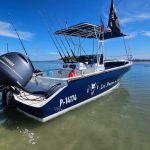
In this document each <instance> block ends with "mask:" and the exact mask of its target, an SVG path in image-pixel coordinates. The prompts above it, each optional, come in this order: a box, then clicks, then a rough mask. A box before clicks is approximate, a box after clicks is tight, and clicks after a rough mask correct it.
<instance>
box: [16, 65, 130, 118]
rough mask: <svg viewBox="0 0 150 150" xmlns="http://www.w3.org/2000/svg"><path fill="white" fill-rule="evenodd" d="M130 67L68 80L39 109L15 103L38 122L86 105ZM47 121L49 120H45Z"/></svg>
mask: <svg viewBox="0 0 150 150" xmlns="http://www.w3.org/2000/svg"><path fill="white" fill-rule="evenodd" d="M130 67H131V66H130V65H128V66H126V67H122V68H118V69H114V70H110V71H108V72H107V71H106V72H103V73H100V74H95V75H91V76H88V77H82V78H80V79H75V80H70V81H69V82H68V86H67V87H66V88H64V89H63V90H62V91H61V92H60V93H59V94H57V95H56V96H55V97H54V98H53V99H51V100H50V101H49V102H48V103H47V104H45V105H44V106H42V107H40V108H36V107H32V106H29V105H25V104H23V103H20V102H18V101H16V106H17V108H19V110H22V111H23V112H26V113H27V114H28V115H31V116H34V117H35V118H38V119H39V120H42V119H44V118H47V117H50V116H52V115H54V114H58V113H61V112H63V111H65V110H67V109H69V108H72V107H74V106H77V105H79V104H80V103H84V102H85V103H86V101H88V100H89V99H92V98H93V97H97V96H98V95H100V94H103V93H104V92H106V91H108V90H110V89H111V88H113V87H114V86H115V85H117V84H118V82H119V79H120V78H121V77H122V76H123V75H124V74H125V73H126V72H127V71H128V70H129V69H130ZM47 120H49V119H47Z"/></svg>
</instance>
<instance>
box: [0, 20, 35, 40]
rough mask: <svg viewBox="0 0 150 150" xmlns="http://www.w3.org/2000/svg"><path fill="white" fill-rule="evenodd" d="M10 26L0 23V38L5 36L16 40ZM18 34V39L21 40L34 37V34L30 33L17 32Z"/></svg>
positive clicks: (6, 23)
mask: <svg viewBox="0 0 150 150" xmlns="http://www.w3.org/2000/svg"><path fill="white" fill-rule="evenodd" d="M11 28H12V26H11V24H10V23H8V22H3V21H0V36H6V37H10V38H18V37H17V35H16V33H15V32H14V31H12V29H11ZM18 34H19V35H20V38H21V39H22V40H29V39H31V38H33V37H34V36H35V34H34V33H31V32H24V31H18Z"/></svg>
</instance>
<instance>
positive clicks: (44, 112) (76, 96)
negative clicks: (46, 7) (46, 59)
mask: <svg viewBox="0 0 150 150" xmlns="http://www.w3.org/2000/svg"><path fill="white" fill-rule="evenodd" d="M55 35H57V36H59V35H62V36H64V37H65V39H66V41H67V43H68V42H69V40H68V39H67V37H69V38H70V37H71V38H72V37H79V38H85V39H95V40H97V42H98V45H99V46H98V48H97V51H96V54H92V55H79V56H77V55H76V53H75V52H74V51H73V50H72V49H71V50H70V51H71V53H72V56H70V54H69V53H68V52H67V54H68V55H67V56H66V54H65V53H63V51H62V52H61V51H60V50H59V48H58V46H57V45H56V41H54V44H55V45H56V48H58V53H59V54H60V56H61V60H62V61H63V62H62V64H61V68H60V69H57V70H53V71H52V74H51V76H50V77H49V76H44V75H43V76H42V75H41V74H40V75H39V74H38V73H37V74H36V73H35V69H34V67H33V65H32V62H31V61H30V59H29V58H28V57H26V56H24V55H23V54H20V53H17V52H11V53H7V54H4V55H2V56H0V89H1V91H2V92H3V93H2V95H3V104H4V105H5V106H7V105H9V103H13V104H14V105H15V107H16V108H17V109H18V110H19V111H20V112H22V113H24V114H25V115H27V116H29V117H31V118H34V119H36V120H38V121H40V122H46V121H48V120H50V119H53V118H55V117H57V116H60V115H62V114H64V113H66V112H68V111H70V110H72V109H74V108H77V107H79V106H81V105H83V104H86V103H88V102H91V101H93V100H95V99H97V98H98V97H100V96H102V95H104V94H106V93H108V92H110V91H111V90H113V89H114V88H116V87H117V86H118V84H119V81H120V79H121V77H122V76H123V75H124V74H125V73H126V72H128V71H129V70H130V68H131V66H132V62H131V61H130V59H129V57H127V58H126V59H117V60H105V57H104V41H105V40H108V39H112V38H118V37H123V38H124V37H125V36H126V35H125V34H123V33H121V30H120V24H119V19H118V16H117V12H116V9H115V6H114V1H113V0H111V7H110V15H109V21H108V26H107V28H106V29H105V28H104V24H103V22H102V21H101V25H94V24H90V23H80V24H77V25H74V26H71V27H66V28H65V29H61V30H58V31H56V32H55ZM62 44H63V43H62ZM68 44H69V43H68Z"/></svg>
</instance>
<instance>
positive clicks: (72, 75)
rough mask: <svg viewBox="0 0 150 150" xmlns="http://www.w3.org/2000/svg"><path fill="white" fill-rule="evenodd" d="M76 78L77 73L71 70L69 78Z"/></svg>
mask: <svg viewBox="0 0 150 150" xmlns="http://www.w3.org/2000/svg"><path fill="white" fill-rule="evenodd" d="M75 76H76V73H75V71H74V70H71V71H70V73H69V75H68V77H69V78H71V77H75Z"/></svg>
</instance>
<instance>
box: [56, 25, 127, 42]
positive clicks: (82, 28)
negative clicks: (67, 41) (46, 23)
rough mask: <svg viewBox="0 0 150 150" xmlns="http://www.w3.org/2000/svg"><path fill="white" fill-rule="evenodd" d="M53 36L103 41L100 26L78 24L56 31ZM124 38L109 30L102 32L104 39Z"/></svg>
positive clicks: (120, 34) (118, 33)
mask: <svg viewBox="0 0 150 150" xmlns="http://www.w3.org/2000/svg"><path fill="white" fill-rule="evenodd" d="M55 34H62V35H69V36H76V37H82V38H97V39H101V40H102V39H103V35H102V33H101V32H100V26H97V25H93V24H90V23H80V24H77V25H74V26H71V27H68V28H65V29H62V30H58V31H56V32H55ZM122 36H125V35H124V34H122V33H120V32H113V31H112V30H111V29H110V28H109V29H108V28H107V29H106V30H105V31H104V39H105V40H106V39H110V38H116V37H122Z"/></svg>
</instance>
